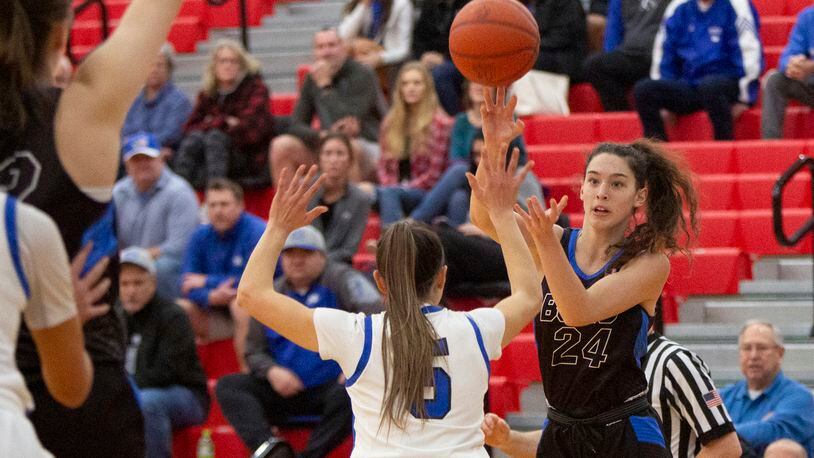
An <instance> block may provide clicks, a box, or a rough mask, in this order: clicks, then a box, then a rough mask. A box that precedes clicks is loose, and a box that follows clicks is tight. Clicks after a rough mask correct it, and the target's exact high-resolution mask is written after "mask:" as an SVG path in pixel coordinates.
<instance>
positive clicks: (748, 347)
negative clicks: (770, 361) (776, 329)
mask: <svg viewBox="0 0 814 458" xmlns="http://www.w3.org/2000/svg"><path fill="white" fill-rule="evenodd" d="M775 348H777V345H764V344H745V345H740V346H739V347H738V350H740V352H741V353H751V352H752V351H756V352H758V353H766V352H768V351H771V350H774V349H775Z"/></svg>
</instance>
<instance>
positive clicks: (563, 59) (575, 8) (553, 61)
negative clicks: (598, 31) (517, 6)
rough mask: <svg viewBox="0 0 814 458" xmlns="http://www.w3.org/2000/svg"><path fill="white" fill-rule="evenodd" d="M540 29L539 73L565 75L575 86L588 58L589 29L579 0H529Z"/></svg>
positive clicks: (537, 64) (536, 67)
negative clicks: (583, 64)
mask: <svg viewBox="0 0 814 458" xmlns="http://www.w3.org/2000/svg"><path fill="white" fill-rule="evenodd" d="M523 3H525V4H526V5H531V9H532V11H533V15H534V19H535V20H536V21H537V26H538V27H539V29H540V55H539V56H537V62H536V63H535V64H534V69H535V70H544V71H547V72H552V73H560V74H565V75H568V76H569V77H571V80H572V83H573V82H575V81H580V80H581V79H582V75H581V68H582V61H584V60H585V57H586V56H587V55H588V27H587V25H586V22H585V10H584V9H583V8H582V4H581V3H580V1H579V0H525V1H524V2H523Z"/></svg>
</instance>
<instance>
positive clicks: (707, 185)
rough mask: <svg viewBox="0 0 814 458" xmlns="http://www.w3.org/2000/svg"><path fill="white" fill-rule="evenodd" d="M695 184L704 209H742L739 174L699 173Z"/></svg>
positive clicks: (699, 200)
mask: <svg viewBox="0 0 814 458" xmlns="http://www.w3.org/2000/svg"><path fill="white" fill-rule="evenodd" d="M695 186H696V187H695V191H696V192H697V193H698V203H699V208H701V209H703V210H740V207H739V206H738V205H737V190H738V182H737V175H731V174H727V175H699V176H697V179H696V182H695ZM726 246H732V245H726Z"/></svg>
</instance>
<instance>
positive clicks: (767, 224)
mask: <svg viewBox="0 0 814 458" xmlns="http://www.w3.org/2000/svg"><path fill="white" fill-rule="evenodd" d="M809 218H811V208H810V207H809V208H808V209H805V208H784V209H783V221H784V222H785V224H784V230H785V233H786V236H787V237H788V236H790V235H791V234H793V233H794V231H796V230H797V229H798V228H800V227H801V226H802V225H803V223H804V222H805V221H807V220H808V219H809ZM739 223H740V228H741V230H740V236H741V239H742V240H741V246H742V247H743V248H744V250H746V251H748V252H749V253H753V254H761V255H780V254H810V253H811V234H809V235H807V236H806V237H804V238H803V239H802V241H801V242H800V243H799V244H798V245H796V246H794V247H784V246H781V245H780V244H779V243H778V242H777V239H776V238H775V235H774V226H773V223H772V211H771V210H744V211H742V212H740V217H739Z"/></svg>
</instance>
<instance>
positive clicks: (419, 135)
mask: <svg viewBox="0 0 814 458" xmlns="http://www.w3.org/2000/svg"><path fill="white" fill-rule="evenodd" d="M396 81H397V88H398V90H396V91H395V92H394V93H393V105H392V107H391V108H390V111H389V112H388V113H387V116H386V117H385V118H384V121H383V122H382V130H381V135H380V137H379V143H380V145H381V151H382V155H381V158H380V159H379V169H378V175H379V187H378V188H377V189H376V197H377V199H378V202H379V216H380V217H381V221H382V225H383V226H387V225H388V224H391V223H394V222H396V221H398V220H400V219H402V218H404V216H405V215H407V214H409V212H410V211H412V209H414V208H415V207H417V206H418V204H420V203H421V200H422V199H423V198H424V196H425V195H426V194H427V192H428V191H429V190H430V189H431V188H432V187H433V186H434V185H435V183H436V182H437V181H438V179H439V178H440V177H441V174H442V173H443V172H444V169H445V168H446V166H447V156H448V154H447V152H448V148H449V134H450V131H451V130H452V119H451V118H450V117H449V116H447V114H446V113H445V112H444V110H443V109H442V108H441V107H440V105H439V104H438V98H437V96H436V95H435V86H434V85H433V81H432V76H430V73H429V72H428V71H427V69H426V68H425V67H424V66H423V65H421V63H419V62H410V63H407V64H405V65H404V66H403V67H402V68H401V71H399V74H398V77H397V78H396Z"/></svg>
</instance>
